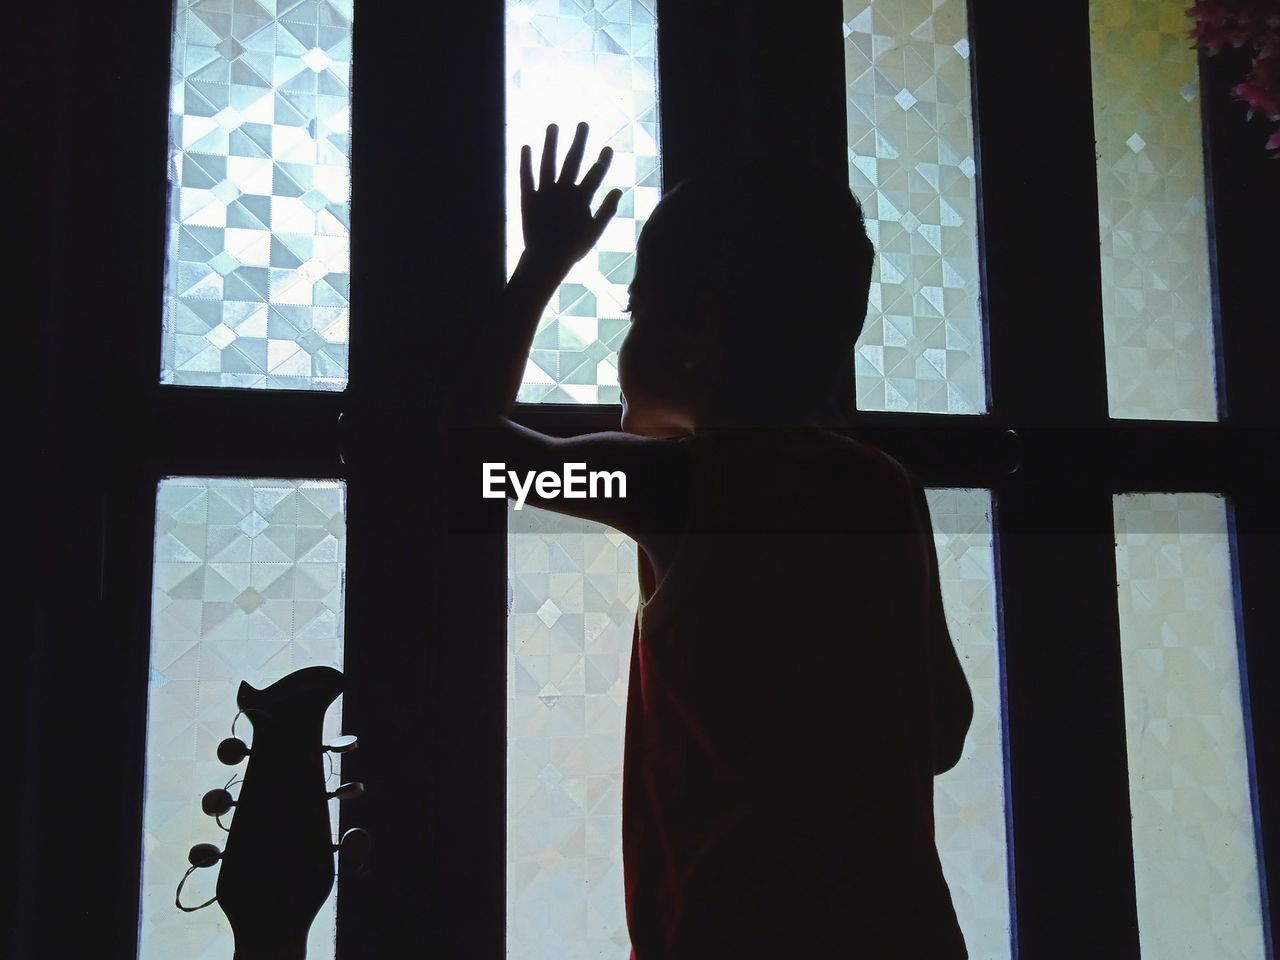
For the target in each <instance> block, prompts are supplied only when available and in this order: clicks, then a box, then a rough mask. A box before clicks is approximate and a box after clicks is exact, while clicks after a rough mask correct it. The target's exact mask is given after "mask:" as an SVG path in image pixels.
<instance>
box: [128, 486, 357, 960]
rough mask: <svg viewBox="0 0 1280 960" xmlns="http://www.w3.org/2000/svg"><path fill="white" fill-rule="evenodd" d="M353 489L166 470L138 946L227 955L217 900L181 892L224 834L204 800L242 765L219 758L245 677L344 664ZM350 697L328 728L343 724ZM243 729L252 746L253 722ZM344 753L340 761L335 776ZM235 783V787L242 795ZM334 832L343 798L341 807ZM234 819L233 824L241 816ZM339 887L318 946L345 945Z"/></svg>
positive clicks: (324, 914) (317, 931)
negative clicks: (195, 908) (194, 848)
mask: <svg viewBox="0 0 1280 960" xmlns="http://www.w3.org/2000/svg"><path fill="white" fill-rule="evenodd" d="M345 497H346V488H345V485H344V484H342V483H340V482H337V481H329V480H263V479H239V478H232V479H224V478H217V479H214V478H198V477H169V478H167V479H165V480H163V481H161V483H160V487H159V492H158V494H157V502H156V530H155V566H154V570H153V575H152V576H153V582H152V594H151V660H150V683H149V696H148V709H147V751H146V794H145V796H146V799H145V802H144V806H143V849H142V920H141V927H140V931H139V950H138V956H139V957H140V958H142V960H151V958H154V960H171V958H174V957H186V958H192V960H196V958H208V960H221V958H224V957H229V956H231V952H232V938H231V928H230V927H229V926H228V924H227V920H226V917H225V916H224V915H223V913H222V911H221V909H219V907H218V905H217V904H214V905H212V906H209V907H206V908H205V909H203V910H200V911H199V912H197V913H181V912H179V911H178V910H177V908H176V907H175V906H174V903H173V894H174V889H175V888H176V887H177V885H178V881H179V880H180V879H181V878H182V875H183V873H184V872H185V871H186V869H187V850H188V849H190V847H191V845H192V844H194V843H199V842H209V843H215V844H217V845H218V846H219V847H221V846H222V845H223V842H224V838H225V836H226V834H224V833H223V832H222V831H221V830H220V829H219V828H218V826H217V824H216V823H215V822H214V820H213V819H212V818H211V817H208V816H206V815H205V814H204V813H202V812H201V810H200V797H201V795H202V794H203V793H204V792H205V791H206V790H210V789H212V788H214V787H221V786H223V785H224V784H226V782H227V781H228V779H230V778H231V776H232V775H233V773H237V772H238V773H239V774H243V772H244V765H243V764H242V765H240V766H238V767H227V766H224V765H223V764H221V763H220V762H219V761H218V758H217V756H216V753H215V751H216V749H217V745H218V742H219V741H220V740H222V739H223V738H224V737H226V736H228V735H229V732H230V729H231V721H232V718H234V717H235V715H236V709H237V708H236V704H235V696H236V688H237V687H238V686H239V684H240V681H241V680H248V681H249V682H250V683H251V684H253V685H254V686H256V687H259V688H261V687H262V686H264V685H266V684H270V683H273V682H275V681H276V680H278V679H280V678H281V677H283V676H284V675H285V674H288V673H292V672H293V671H294V670H298V669H301V668H302V667H309V666H317V665H324V666H330V667H334V668H336V669H339V670H340V669H341V668H342V644H343V581H344V575H345V556H346V530H345V523H346V510H345ZM341 704H342V701H341V700H339V701H338V703H337V704H336V705H335V706H333V707H331V708H330V709H329V712H328V714H327V715H326V717H325V726H324V731H325V736H327V737H328V736H337V735H338V734H339V733H340V732H341V726H342V716H341ZM236 732H237V734H238V735H240V736H243V737H244V738H245V740H246V741H248V742H249V743H250V746H252V739H251V738H252V736H253V733H252V727H251V726H250V725H249V724H248V723H247V722H246V721H245V720H244V719H243V718H241V719H240V721H239V722H238V723H237V724H236ZM337 763H338V761H337V759H336V758H335V759H334V771H335V772H334V777H333V778H331V780H330V784H331V785H332V786H336V784H337V783H338V780H337ZM237 792H238V788H237V787H234V786H233V787H232V788H231V793H232V795H233V796H234V795H235V794H236V793H237ZM330 813H331V816H332V818H333V819H332V822H333V827H334V831H335V835H336V831H337V822H338V821H337V815H338V810H337V801H336V800H335V801H333V803H332V805H331V809H330ZM234 817H235V813H234V811H233V812H232V814H231V819H230V820H228V819H227V818H224V820H223V822H224V823H230V822H231V821H232V820H234ZM217 873H218V868H217V867H216V866H215V867H213V868H210V869H206V870H197V871H196V872H195V873H193V874H192V875H191V878H190V879H189V880H188V881H187V885H186V887H185V888H184V889H183V891H182V897H183V902H184V903H186V904H187V905H189V906H190V905H195V904H198V903H202V902H204V901H205V900H207V899H209V897H211V896H213V890H214V885H215V883H216V882H217ZM335 903H336V893H335V894H331V895H330V897H329V900H328V901H327V902H326V904H325V905H324V907H322V908H321V910H320V914H319V916H317V917H316V920H315V923H314V924H313V925H312V927H311V935H310V940H309V949H308V951H307V956H308V957H311V958H313V960H321V958H324V957H332V956H333V955H334V946H333V941H334V917H335V913H334V911H335Z"/></svg>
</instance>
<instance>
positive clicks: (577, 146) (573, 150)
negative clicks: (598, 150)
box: [560, 121, 587, 184]
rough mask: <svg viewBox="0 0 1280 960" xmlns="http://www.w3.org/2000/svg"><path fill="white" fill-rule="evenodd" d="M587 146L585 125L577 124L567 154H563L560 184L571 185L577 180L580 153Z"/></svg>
mask: <svg viewBox="0 0 1280 960" xmlns="http://www.w3.org/2000/svg"><path fill="white" fill-rule="evenodd" d="M586 146H587V124H586V123H585V121H584V122H583V123H579V124H578V129H576V130H575V131H574V132H573V143H571V144H569V152H568V153H567V154H565V158H564V169H563V170H561V171H560V182H561V183H568V184H572V183H573V182H574V181H576V180H577V179H578V168H579V167H581V166H582V152H583V150H585V149H586Z"/></svg>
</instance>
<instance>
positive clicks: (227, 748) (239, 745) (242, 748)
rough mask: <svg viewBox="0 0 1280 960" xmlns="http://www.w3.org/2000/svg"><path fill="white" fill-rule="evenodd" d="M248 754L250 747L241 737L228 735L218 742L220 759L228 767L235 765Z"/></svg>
mask: <svg viewBox="0 0 1280 960" xmlns="http://www.w3.org/2000/svg"><path fill="white" fill-rule="evenodd" d="M248 755H249V747H248V745H247V744H246V743H245V742H244V741H243V740H241V739H240V738H239V737H227V739H225V740H223V741H222V742H221V743H219V744H218V759H219V760H221V761H222V762H223V763H225V764H226V765H227V766H228V767H234V766H235V765H236V764H237V763H239V762H240V761H241V760H243V759H244V758H245V757H247V756H248Z"/></svg>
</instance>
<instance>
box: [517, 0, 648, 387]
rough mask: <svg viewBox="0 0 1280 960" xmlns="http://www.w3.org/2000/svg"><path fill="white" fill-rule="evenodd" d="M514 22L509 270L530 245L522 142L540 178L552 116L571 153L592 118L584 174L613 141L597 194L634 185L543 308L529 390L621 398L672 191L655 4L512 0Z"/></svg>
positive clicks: (526, 378)
mask: <svg viewBox="0 0 1280 960" xmlns="http://www.w3.org/2000/svg"><path fill="white" fill-rule="evenodd" d="M506 30H507V35H506V102H507V107H506V111H507V211H508V216H507V270H508V276H509V275H510V271H511V270H513V269H514V268H515V265H516V262H517V261H518V260H519V258H520V253H521V251H522V250H523V249H524V237H523V234H522V232H521V226H520V215H519V211H520V182H519V174H520V148H521V146H522V145H524V144H529V145H530V146H531V147H532V148H533V163H534V169H535V175H536V170H537V165H538V158H539V157H540V156H541V155H542V142H543V137H544V134H545V132H546V128H547V125H548V124H549V123H555V124H557V125H558V127H559V129H560V137H559V141H560V142H559V148H560V158H559V159H560V160H562V159H563V157H564V153H565V151H566V150H567V149H568V145H569V143H570V142H571V141H572V139H573V131H574V128H575V127H576V126H577V124H578V122H579V121H580V120H585V121H586V122H587V123H588V124H590V126H591V133H590V138H589V141H588V143H587V154H586V155H585V156H584V158H583V165H582V169H583V172H584V173H585V172H586V170H587V169H588V168H589V167H590V165H591V164H592V163H594V162H595V159H596V155H597V154H598V153H599V151H600V148H601V147H604V146H609V147H612V148H613V162H612V164H611V165H610V167H609V172H608V174H607V175H606V176H605V179H604V182H603V183H602V184H601V186H600V189H599V191H598V192H597V194H596V201H597V203H598V202H599V201H600V200H601V199H602V198H603V197H604V196H605V195H607V194H608V192H609V191H610V190H611V189H613V188H615V187H616V188H618V189H621V190H622V191H623V195H622V201H621V203H619V205H618V213H617V215H616V216H615V217H614V218H613V220H612V221H610V223H609V225H608V227H606V228H605V232H604V236H602V237H601V238H600V242H599V243H597V244H596V246H595V248H594V249H593V250H592V251H591V253H589V254H588V255H587V256H586V257H584V258H583V259H582V260H581V261H579V262H578V263H577V264H576V265H575V266H574V267H573V269H572V270H571V271H570V272H569V275H568V276H567V277H566V278H565V281H564V283H562V284H561V285H560V289H559V291H558V292H557V293H556V294H555V295H554V296H553V297H552V299H551V303H550V304H549V305H548V307H547V310H546V312H545V313H544V314H543V317H542V320H541V322H540V323H539V325H538V331H537V334H536V336H535V337H534V341H533V348H532V350H531V352H530V355H529V363H528V366H527V367H526V368H525V374H524V381H523V384H522V386H521V388H520V392H519V395H518V399H519V400H520V401H522V402H529V403H618V402H619V400H620V396H621V393H620V391H619V388H618V369H617V367H618V345H619V344H620V343H621V342H622V338H623V337H624V336H625V335H626V330H627V318H626V315H625V314H624V313H623V312H622V311H623V308H624V307H625V306H626V305H627V284H629V283H630V282H631V278H632V276H633V273H634V269H635V248H636V238H637V237H638V236H639V235H640V229H641V228H642V227H643V226H644V223H645V221H646V220H647V219H648V217H649V214H650V213H651V212H652V211H653V208H654V207H655V206H657V204H658V200H659V198H660V197H661V192H662V188H661V180H660V171H659V163H658V158H659V155H660V154H659V146H658V138H659V131H658V108H657V100H656V96H655V90H656V86H657V64H658V61H657V52H656V43H657V28H656V24H655V19H654V11H653V2H652V0H567V2H561V0H507V3H506ZM558 168H559V161H558V162H557V170H558Z"/></svg>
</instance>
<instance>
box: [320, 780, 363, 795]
mask: <svg viewBox="0 0 1280 960" xmlns="http://www.w3.org/2000/svg"><path fill="white" fill-rule="evenodd" d="M325 796H327V797H330V798H333V799H338V800H354V799H356V797H362V796H364V784H363V783H361V782H360V781H359V780H353V781H351V782H350V783H344V784H342V785H341V786H340V787H338V789H337V790H334V791H332V792H330V793H327V794H325Z"/></svg>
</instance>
